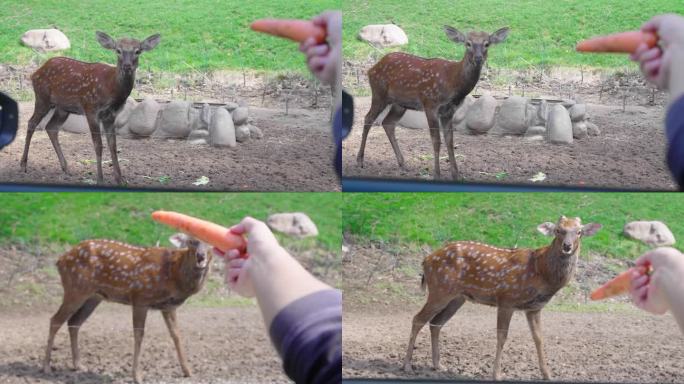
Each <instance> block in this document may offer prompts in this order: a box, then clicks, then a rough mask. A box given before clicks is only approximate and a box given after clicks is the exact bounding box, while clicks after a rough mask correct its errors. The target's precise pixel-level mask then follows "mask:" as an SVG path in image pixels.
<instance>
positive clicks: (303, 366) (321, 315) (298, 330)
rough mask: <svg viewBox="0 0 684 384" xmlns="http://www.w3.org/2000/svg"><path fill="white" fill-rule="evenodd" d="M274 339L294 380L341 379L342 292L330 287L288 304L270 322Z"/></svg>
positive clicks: (325, 381) (289, 374)
mask: <svg viewBox="0 0 684 384" xmlns="http://www.w3.org/2000/svg"><path fill="white" fill-rule="evenodd" d="M270 335H271V341H273V344H274V345H275V347H276V349H277V350H278V353H279V354H280V357H281V358H282V359H283V368H284V369H285V373H286V374H287V376H288V377H289V378H291V379H292V380H294V381H295V383H340V382H341V381H342V293H341V292H340V291H338V290H334V289H327V290H323V291H319V292H315V293H312V294H310V295H308V296H305V297H302V298H300V299H298V300H295V301H294V302H292V303H290V304H288V305H287V306H286V307H285V308H283V309H282V310H281V311H280V312H278V314H277V315H276V317H275V318H274V319H273V322H272V323H271V329H270Z"/></svg>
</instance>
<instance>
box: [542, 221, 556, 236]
mask: <svg viewBox="0 0 684 384" xmlns="http://www.w3.org/2000/svg"><path fill="white" fill-rule="evenodd" d="M555 230H556V224H554V223H550V222H548V221H547V222H546V223H542V224H539V225H538V226H537V231H539V232H541V234H542V235H544V236H553V235H554V233H553V232H554V231H555Z"/></svg>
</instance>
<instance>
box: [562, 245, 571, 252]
mask: <svg viewBox="0 0 684 384" xmlns="http://www.w3.org/2000/svg"><path fill="white" fill-rule="evenodd" d="M563 252H564V253H570V252H572V243H563Z"/></svg>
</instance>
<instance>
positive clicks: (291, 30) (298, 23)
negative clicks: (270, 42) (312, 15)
mask: <svg viewBox="0 0 684 384" xmlns="http://www.w3.org/2000/svg"><path fill="white" fill-rule="evenodd" d="M250 28H252V29H253V30H255V31H257V32H264V33H268V34H271V35H274V36H278V37H284V38H286V39H290V40H294V41H297V42H300V43H303V42H304V41H305V40H306V39H308V38H309V37H313V38H314V39H315V40H316V42H317V43H319V44H320V43H324V42H325V37H326V31H325V28H323V27H320V26H318V25H315V24H314V23H313V22H311V21H308V20H293V19H260V20H256V21H254V22H253V23H252V25H250Z"/></svg>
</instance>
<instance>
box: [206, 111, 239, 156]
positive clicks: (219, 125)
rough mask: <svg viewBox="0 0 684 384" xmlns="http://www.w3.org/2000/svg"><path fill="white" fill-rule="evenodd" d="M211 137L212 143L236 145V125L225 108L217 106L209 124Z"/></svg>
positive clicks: (218, 145)
mask: <svg viewBox="0 0 684 384" xmlns="http://www.w3.org/2000/svg"><path fill="white" fill-rule="evenodd" d="M209 137H210V142H211V145H213V146H217V147H225V146H227V147H234V146H235V145H236V144H237V143H236V141H235V126H234V125H233V119H232V118H231V117H230V113H229V112H228V111H227V110H226V109H225V108H216V111H214V115H213V116H212V119H211V123H210V124H209Z"/></svg>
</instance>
